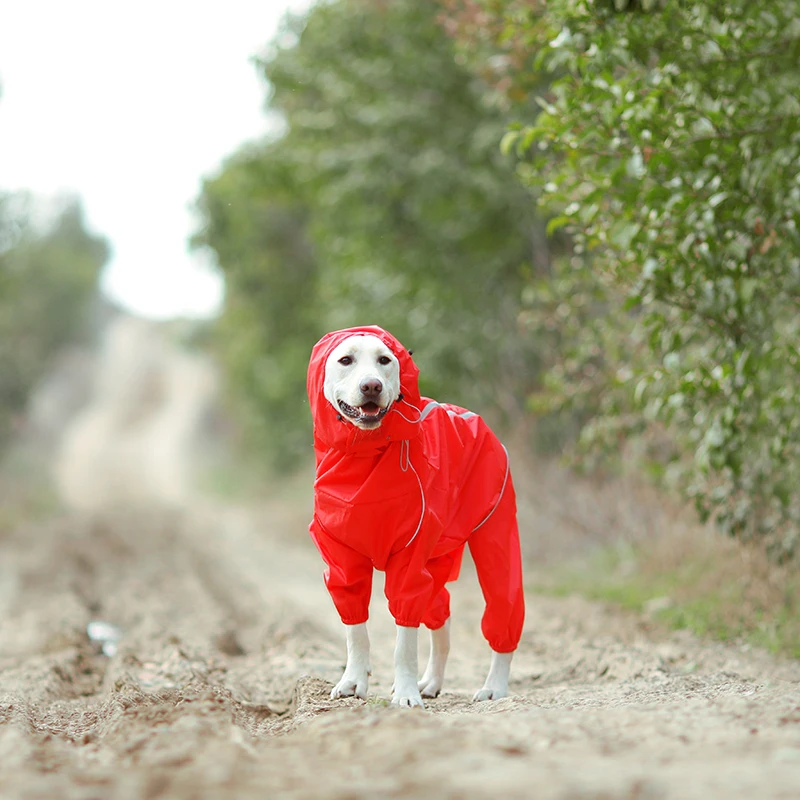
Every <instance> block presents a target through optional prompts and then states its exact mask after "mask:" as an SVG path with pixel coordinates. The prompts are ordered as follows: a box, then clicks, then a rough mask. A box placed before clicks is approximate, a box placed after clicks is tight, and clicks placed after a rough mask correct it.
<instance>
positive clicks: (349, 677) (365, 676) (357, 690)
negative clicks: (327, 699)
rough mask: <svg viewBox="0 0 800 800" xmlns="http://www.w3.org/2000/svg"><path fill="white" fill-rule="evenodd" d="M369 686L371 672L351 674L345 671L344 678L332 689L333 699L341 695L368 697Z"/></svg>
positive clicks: (364, 698)
mask: <svg viewBox="0 0 800 800" xmlns="http://www.w3.org/2000/svg"><path fill="white" fill-rule="evenodd" d="M368 688H369V673H368V672H364V673H358V674H351V673H347V672H345V673H344V675H342V679H341V680H340V681H339V683H337V684H336V686H334V687H333V689H331V700H336V699H338V698H340V697H360V698H361V699H362V700H366V699H367V689H368Z"/></svg>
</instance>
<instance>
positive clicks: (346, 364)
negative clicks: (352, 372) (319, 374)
mask: <svg viewBox="0 0 800 800" xmlns="http://www.w3.org/2000/svg"><path fill="white" fill-rule="evenodd" d="M339 363H340V364H341V365H342V366H343V367H349V366H350V364H352V363H353V359H352V358H351V357H350V356H342V357H341V358H340V359H339Z"/></svg>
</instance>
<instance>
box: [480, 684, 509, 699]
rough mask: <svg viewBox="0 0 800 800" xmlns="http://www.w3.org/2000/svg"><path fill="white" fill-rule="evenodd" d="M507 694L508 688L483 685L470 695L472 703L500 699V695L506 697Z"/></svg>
mask: <svg viewBox="0 0 800 800" xmlns="http://www.w3.org/2000/svg"><path fill="white" fill-rule="evenodd" d="M507 695H508V689H503V688H501V687H497V686H496V687H494V688H493V687H491V686H484V687H483V688H482V689H478V691H477V692H475V694H474V695H473V696H472V702H473V703H480V702H481V701H483V700H500V699H501V698H502V697H506V696H507Z"/></svg>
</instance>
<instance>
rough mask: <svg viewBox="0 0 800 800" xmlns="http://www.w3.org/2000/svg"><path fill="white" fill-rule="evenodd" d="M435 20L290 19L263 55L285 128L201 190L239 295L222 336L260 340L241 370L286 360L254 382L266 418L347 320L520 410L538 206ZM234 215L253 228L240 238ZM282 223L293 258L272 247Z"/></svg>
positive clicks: (428, 11)
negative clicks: (379, 328) (527, 287)
mask: <svg viewBox="0 0 800 800" xmlns="http://www.w3.org/2000/svg"><path fill="white" fill-rule="evenodd" d="M436 14H437V8H436V7H435V6H433V5H430V4H424V3H423V4H420V3H417V2H412V0H397V1H396V2H392V3H373V2H367V0H338V2H334V3H328V4H323V5H320V6H318V7H316V8H314V9H313V10H312V11H311V12H310V13H309V15H308V16H307V18H290V19H289V20H288V21H287V24H286V30H285V31H284V32H283V34H282V35H281V36H279V37H278V39H277V40H276V41H277V44H275V45H273V47H272V49H271V50H270V51H269V53H268V55H267V57H266V58H265V59H264V60H263V62H262V63H261V66H262V68H263V70H264V74H265V77H266V78H267V80H268V82H269V85H270V87H271V96H270V101H269V105H270V108H271V109H272V110H274V111H277V112H279V113H280V114H281V115H282V117H283V119H284V120H285V124H286V131H285V133H284V135H283V136H282V137H281V138H280V140H279V141H273V142H269V143H267V144H265V145H263V146H262V147H261V148H260V149H256V150H252V151H250V152H249V153H248V154H245V155H243V156H241V157H237V158H234V159H233V161H232V162H231V163H230V164H229V165H228V167H227V168H226V169H225V171H224V172H223V173H222V175H221V176H220V177H219V178H218V179H217V180H216V181H211V182H209V183H207V184H206V187H205V189H204V196H203V199H201V208H202V209H203V211H204V214H205V217H206V221H207V227H206V229H205V232H204V233H202V234H201V236H200V237H199V240H200V241H205V242H206V243H207V244H209V245H210V246H211V247H212V248H213V249H214V251H215V252H216V255H217V260H218V262H219V264H220V266H221V268H222V269H223V270H224V272H225V274H226V277H227V278H228V279H229V281H230V284H229V285H230V286H231V287H232V292H233V293H232V295H231V296H230V302H229V303H228V304H226V309H225V313H224V316H225V320H226V322H225V323H224V324H226V325H227V326H228V327H226V328H225V331H226V333H225V336H229V337H233V338H237V339H240V340H241V341H243V342H252V343H253V347H252V349H251V351H250V353H249V355H247V356H246V357H243V358H242V359H241V361H240V363H245V362H249V364H250V365H251V366H248V367H246V368H245V372H248V373H250V374H252V370H253V369H255V368H256V365H258V364H262V365H263V364H265V363H270V364H274V365H275V369H274V370H273V369H268V370H265V371H263V372H262V373H261V374H262V375H263V380H264V382H263V384H262V386H261V389H260V390H258V391H257V392H255V393H254V391H253V388H254V387H253V384H252V382H251V383H250V384H249V385H245V386H244V391H245V392H246V393H248V394H250V395H251V396H253V397H255V398H256V400H257V403H256V405H258V404H262V405H261V414H262V416H263V417H264V418H268V417H270V416H272V415H280V414H281V413H282V411H281V410H280V409H279V407H278V403H284V402H285V401H286V399H287V397H286V396H285V392H287V391H289V387H291V391H294V388H295V387H296V386H298V385H299V383H300V381H301V380H302V378H304V375H305V368H306V362H307V355H308V352H309V351H310V347H311V345H312V344H313V341H314V339H315V337H316V336H317V335H319V334H321V333H323V332H325V331H326V330H330V329H335V328H340V327H346V326H348V325H353V324H364V323H379V324H382V325H384V326H385V327H387V328H389V329H391V330H392V331H393V332H394V333H396V335H398V336H399V337H400V338H401V339H402V340H403V341H405V342H406V343H407V344H408V346H409V347H411V348H412V349H413V350H414V351H415V354H416V357H417V358H418V359H419V361H420V363H421V366H422V367H423V375H424V376H426V378H425V379H426V383H425V387H424V388H425V390H426V391H427V392H429V393H435V394H436V395H437V396H441V397H443V398H444V399H449V400H453V401H459V402H463V403H471V404H474V405H476V406H477V407H478V408H482V409H484V410H488V409H489V408H490V407H498V406H499V407H500V408H502V409H503V410H504V411H505V412H506V413H507V414H508V415H519V414H520V413H521V409H522V408H523V407H524V397H525V395H526V394H527V392H528V391H530V389H531V388H532V386H533V385H534V376H535V374H536V367H537V363H538V361H537V349H536V346H535V343H533V342H531V341H529V340H527V339H526V338H525V337H522V336H519V335H518V333H519V330H518V324H519V320H518V317H519V312H520V305H521V300H520V296H521V290H522V287H523V286H524V284H525V282H526V281H527V280H528V279H529V272H530V267H529V266H527V264H528V263H529V262H530V260H531V241H532V213H531V204H530V202H529V200H528V194H527V191H526V190H525V189H524V188H523V187H522V186H521V185H519V183H518V182H517V181H516V180H515V179H514V175H513V169H514V165H513V159H511V158H509V157H508V156H503V155H502V154H501V153H500V151H499V148H498V144H499V141H500V139H501V137H502V135H503V132H504V131H505V128H506V125H507V122H508V119H507V118H506V117H505V116H504V114H503V113H502V112H501V111H500V110H498V109H497V108H496V107H495V106H493V105H491V104H489V103H487V102H486V97H485V93H484V88H483V84H482V83H481V82H480V81H479V80H476V79H475V77H474V76H472V75H471V74H470V73H469V71H468V70H466V69H465V68H464V67H463V66H462V65H460V64H459V63H458V61H457V57H456V53H455V52H454V50H453V47H452V43H451V41H450V40H449V39H448V37H447V36H446V34H445V32H444V31H443V30H442V28H441V26H439V25H438V24H437V20H436ZM276 175H280V176H282V178H281V185H280V188H276V187H274V186H273V185H272V184H271V181H272V180H273V178H274V176H276ZM223 187H225V188H224V190H223ZM215 194H218V195H219V197H218V200H219V201H220V202H214V201H213V197H214V195H215ZM262 200H263V201H264V202H263V203H262V202H261V201H262ZM228 203H229V204H230V205H226V204H228ZM232 215H233V216H236V218H237V219H238V220H239V223H240V224H242V225H244V226H245V227H247V228H248V229H249V230H253V231H256V230H257V231H259V235H256V236H250V235H249V234H245V235H244V236H242V237H240V239H239V241H238V242H234V241H233V240H232V239H233V237H234V235H235V234H234V231H235V230H236V224H237V223H234V222H233V221H232V220H231V216H232ZM257 218H258V219H257ZM226 219H227V220H228V221H229V222H228V223H226V224H225V225H221V224H220V223H221V221H222V220H226ZM243 220H249V221H243ZM282 220H283V221H282ZM288 220H291V222H289V221H288ZM273 229H274V230H273ZM287 230H292V231H295V232H296V237H294V239H293V240H294V241H295V242H302V248H300V249H301V256H300V261H299V263H298V257H297V255H296V253H295V252H290V251H289V250H286V249H283V248H282V246H281V245H280V244H279V242H278V240H277V239H276V238H275V237H273V233H275V234H277V233H281V235H283V233H285V232H286V231H287ZM259 237H260V238H259ZM266 239H268V240H269V241H265V240H266ZM290 249H291V248H290ZM306 258H307V259H308V260H307V262H306V261H305V260H304V259H306ZM266 262H269V265H267V263H266ZM302 264H307V267H303V266H302ZM245 275H247V276H248V280H249V281H250V283H249V284H248V285H249V289H248V290H246V291H239V290H238V289H237V286H239V285H240V282H241V281H242V280H243V278H244V276H245ZM242 285H244V284H242ZM262 296H270V297H272V298H273V306H272V307H269V308H268V307H267V306H259V305H258V304H259V302H260V301H259V300H258V298H260V297H262ZM259 308H260V310H259ZM245 309H247V310H245ZM296 309H299V311H297V312H296ZM270 330H272V332H270ZM262 348H263V350H262V351H261V352H262V353H263V354H262V355H257V354H258V352H259V350H260V349H262ZM283 348H288V349H287V351H286V353H285V354H284V353H281V354H280V355H279V354H278V351H279V350H282V349H283ZM301 351H302V353H303V356H302V358H299V357H298V353H299V352H301ZM476 375H479V376H480V379H478V380H476V379H475V376H476ZM301 376H302V377H301ZM281 383H282V384H283V388H278V386H277V385H276V384H281ZM297 397H298V395H297V394H294V402H295V404H297ZM286 427H287V428H288V427H289V426H288V425H287V426H286ZM303 429H304V431H305V433H304V434H303V435H304V436H305V437H306V441H310V440H308V421H307V420H306V421H305V423H304V428H303ZM277 433H279V432H278V431H276V434H277ZM285 435H289V434H288V431H287V432H286V434H285ZM279 449H280V448H278V450H279Z"/></svg>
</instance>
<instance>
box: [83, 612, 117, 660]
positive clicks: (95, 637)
mask: <svg viewBox="0 0 800 800" xmlns="http://www.w3.org/2000/svg"><path fill="white" fill-rule="evenodd" d="M86 635H87V636H88V637H89V639H91V641H93V642H96V643H97V644H99V645H100V649H101V650H102V651H103V655H105V656H108V657H109V658H111V657H112V656H114V655H116V654H117V645H118V644H119V640H120V639H121V638H122V629H121V628H119V627H118V626H117V625H114V624H113V623H111V622H104V621H103V620H100V619H95V620H92V621H91V622H90V623H89V624H88V625H87V626H86Z"/></svg>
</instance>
